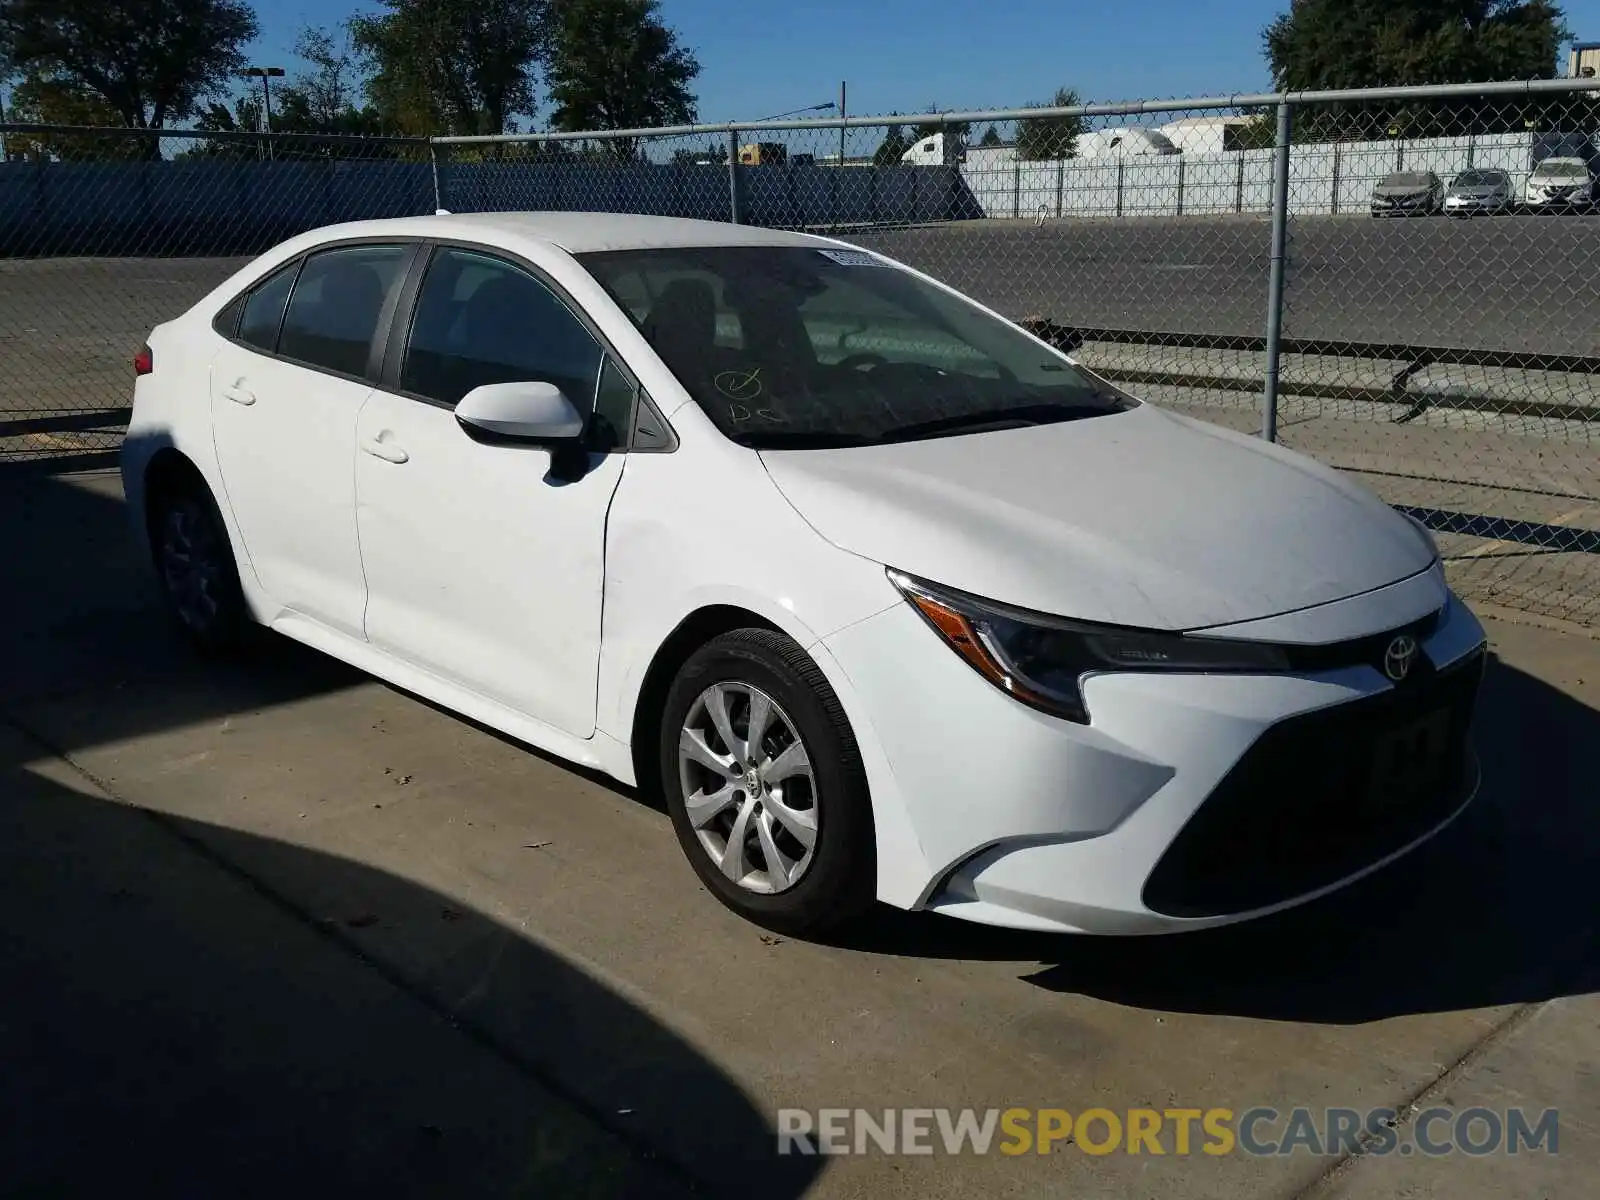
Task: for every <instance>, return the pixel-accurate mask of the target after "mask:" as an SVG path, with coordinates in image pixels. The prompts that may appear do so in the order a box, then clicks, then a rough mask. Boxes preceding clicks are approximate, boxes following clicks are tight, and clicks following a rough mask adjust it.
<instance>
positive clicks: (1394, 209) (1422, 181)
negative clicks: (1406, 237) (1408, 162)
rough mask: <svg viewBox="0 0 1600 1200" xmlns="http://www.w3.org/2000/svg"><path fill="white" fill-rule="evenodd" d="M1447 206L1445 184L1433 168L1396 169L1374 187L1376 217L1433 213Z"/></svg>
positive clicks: (1373, 196) (1428, 214) (1374, 214)
mask: <svg viewBox="0 0 1600 1200" xmlns="http://www.w3.org/2000/svg"><path fill="white" fill-rule="evenodd" d="M1443 208H1444V183H1443V182H1442V181H1441V180H1440V178H1439V177H1438V176H1437V175H1435V174H1434V173H1433V172H1432V171H1394V172H1391V173H1390V174H1388V175H1385V176H1384V177H1383V178H1382V179H1380V180H1379V181H1378V186H1377V187H1375V188H1373V189H1372V215H1373V216H1375V217H1413V216H1431V215H1432V214H1433V213H1436V212H1439V211H1441V210H1442V209H1443Z"/></svg>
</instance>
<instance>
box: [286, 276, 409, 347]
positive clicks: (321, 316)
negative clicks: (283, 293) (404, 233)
mask: <svg viewBox="0 0 1600 1200" xmlns="http://www.w3.org/2000/svg"><path fill="white" fill-rule="evenodd" d="M408 253H409V247H406V246H345V247H340V248H339V249H335V250H324V251H322V252H321V253H320V254H313V255H312V256H311V257H310V258H308V259H306V265H305V267H304V268H302V270H301V272H300V278H299V280H298V281H297V282H296V283H295V285H294V294H293V295H292V296H290V298H289V310H288V312H287V314H286V315H285V317H284V321H283V334H282V336H281V337H280V338H279V340H278V353H279V354H282V355H283V356H284V357H285V358H293V359H298V360H299V361H301V362H303V363H307V364H309V365H311V366H315V367H323V368H325V369H327V370H329V371H337V372H339V373H340V374H343V375H362V374H364V373H365V372H366V369H367V358H368V355H369V354H370V353H371V350H372V338H373V335H374V334H375V333H376V332H377V329H378V317H379V316H380V315H381V314H382V312H383V302H384V300H386V299H387V298H388V295H389V289H390V288H391V287H393V286H394V283H395V280H396V278H397V277H398V276H399V274H400V267H401V265H402V264H403V263H404V262H405V260H406V256H407V254H408Z"/></svg>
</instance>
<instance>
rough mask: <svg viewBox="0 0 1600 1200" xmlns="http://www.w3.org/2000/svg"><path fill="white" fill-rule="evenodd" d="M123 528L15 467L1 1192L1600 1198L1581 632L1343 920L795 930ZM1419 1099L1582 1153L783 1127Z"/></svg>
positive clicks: (581, 776) (665, 832) (1403, 1118)
mask: <svg viewBox="0 0 1600 1200" xmlns="http://www.w3.org/2000/svg"><path fill="white" fill-rule="evenodd" d="M126 524H127V518H126V514H125V512H124V508H123V504H122V500H121V497H120V492H119V489H118V486H117V480H116V478H115V476H113V475H109V474H89V475H82V476H75V477H68V478H54V477H41V476H37V475H33V474H27V475H21V476H19V475H17V474H16V473H14V472H5V471H0V543H3V544H4V545H5V547H6V552H7V555H8V562H7V570H8V575H7V584H8V586H7V587H6V588H4V589H0V662H3V663H4V664H5V669H4V670H3V671H0V771H3V777H0V961H4V963H5V964H6V970H5V972H4V977H5V983H4V986H3V987H0V1051H3V1055H4V1062H5V1067H6V1069H5V1071H4V1073H3V1075H0V1118H3V1119H0V1155H3V1156H4V1157H3V1161H4V1164H5V1167H4V1170H5V1175H4V1177H3V1179H4V1182H3V1183H0V1191H3V1192H5V1193H7V1194H16V1195H50V1196H60V1195H96V1194H101V1193H104V1192H108V1191H115V1192H116V1194H118V1195H125V1196H163V1197H165V1196H173V1195H209V1194H214V1193H217V1192H225V1193H227V1194H229V1195H241V1196H254V1195H261V1196H272V1197H278V1196H284V1195H295V1194H313V1195H321V1194H324V1193H328V1192H340V1193H345V1194H361V1195H366V1194H375V1193H379V1192H382V1193H383V1194H393V1195H418V1196H441V1195H449V1196H452V1197H462V1198H466V1197H478V1196H484V1197H501V1196H506V1197H510V1196H595V1197H600V1196H605V1197H610V1196H616V1197H630V1198H631V1197H643V1196H655V1195H678V1194H683V1193H684V1192H685V1191H690V1192H693V1193H695V1194H700V1195H728V1196H749V1195H763V1196H779V1197H782V1196H799V1195H808V1196H817V1197H850V1198H855V1197H861V1198H866V1197H871V1198H872V1200H881V1198H893V1197H907V1198H911V1197H915V1198H916V1200H943V1198H944V1197H962V1198H966V1197H971V1196H1000V1195H1006V1196H1016V1197H1032V1196H1039V1197H1059V1196H1064V1195H1072V1196H1113V1195H1115V1196H1155V1195H1159V1196H1163V1197H1178V1198H1182V1200H1202V1198H1216V1200H1223V1198H1226V1200H1238V1198H1239V1197H1262V1198H1273V1200H1277V1198H1280V1197H1281V1198H1283V1200H1290V1198H1294V1200H1305V1198H1307V1197H1316V1198H1318V1200H1321V1198H1325V1197H1335V1196H1337V1197H1348V1198H1351V1200H1356V1198H1361V1200H1365V1198H1368V1197H1371V1198H1374V1200H1375V1198H1377V1197H1381V1196H1396V1195H1411V1196H1424V1195H1432V1196H1449V1197H1451V1198H1452V1200H1497V1198H1498V1197H1502V1196H1507V1195H1515V1196H1540V1197H1547V1198H1559V1200H1566V1198H1574V1200H1576V1198H1580V1197H1587V1196H1588V1195H1590V1194H1592V1190H1593V1179H1594V1175H1595V1172H1596V1171H1597V1170H1600V1140H1597V1138H1596V1135H1595V1131H1594V1129H1593V1127H1592V1120H1591V1117H1592V1112H1593V1107H1594V1104H1593V1101H1594V1091H1593V1088H1594V1080H1595V1079H1596V1077H1597V1075H1596V1072H1597V1069H1600V1034H1597V1031H1600V1007H1597V1005H1600V1000H1597V997H1596V993H1597V992H1600V965H1597V961H1600V960H1597V959H1596V949H1597V945H1596V935H1597V932H1600V926H1597V924H1596V919H1597V914H1600V905H1597V904H1596V896H1595V886H1596V883H1595V881H1596V880H1597V879H1600V837H1597V836H1596V835H1597V825H1596V814H1595V807H1594V804H1593V795H1594V787H1593V770H1592V761H1591V760H1592V753H1591V750H1590V747H1592V746H1593V745H1594V743H1595V739H1596V737H1597V736H1600V642H1597V641H1594V640H1592V639H1589V638H1585V637H1580V636H1574V635H1568V634H1561V633H1557V632H1553V631H1551V630H1549V629H1546V628H1540V627H1537V626H1533V625H1528V624H1517V623H1513V622H1509V621H1506V620H1497V619H1493V618H1491V619H1490V621H1489V625H1490V631H1491V639H1492V647H1493V649H1494V653H1495V662H1494V664H1493V666H1492V668H1491V671H1490V674H1489V677H1488V681H1487V683H1486V691H1485V696H1484V702H1483V706H1482V709H1481V711H1480V716H1479V720H1478V723H1477V727H1476V729H1477V732H1476V734H1475V744H1476V747H1477V750H1478V753H1479V755H1480V758H1481V759H1482V762H1483V768H1484V776H1485V782H1484V787H1483V790H1482V792H1481V793H1480V795H1479V797H1478V799H1477V801H1476V802H1475V804H1474V805H1473V807H1472V808H1471V809H1470V810H1469V811H1468V813H1467V814H1466V815H1465V816H1464V817H1463V818H1462V820H1461V821H1460V822H1458V823H1457V824H1456V826H1454V827H1453V828H1452V829H1451V830H1450V831H1448V832H1447V833H1446V834H1444V835H1443V836H1441V837H1440V838H1439V839H1436V840H1435V841H1434V842H1433V843H1431V844H1430V845H1429V846H1428V847H1426V848H1424V849H1423V850H1421V851H1419V852H1417V853H1416V854H1414V855H1412V856H1409V857H1408V858H1407V859H1406V860H1404V861H1403V862H1402V863H1399V864H1396V865H1395V866H1394V867H1392V868H1390V869H1387V870H1385V871H1383V872H1380V873H1379V874H1377V875H1376V876H1374V877H1372V878H1371V879H1369V880H1367V881H1365V882H1364V883H1362V884H1360V885H1358V886H1356V887H1354V888H1352V889H1349V890H1348V891H1345V892H1343V893H1341V894H1339V895H1338V896H1336V897H1333V898H1330V899H1328V900H1326V901H1324V902H1321V903H1318V904H1316V905H1312V906H1309V907H1307V908H1305V909H1302V910H1299V911H1296V912H1293V913H1289V914H1284V915H1282V916H1280V917H1277V918H1273V919H1270V920H1266V921H1262V922H1258V923H1255V924H1252V925H1248V926H1243V927H1239V928H1235V929H1232V930H1223V931H1216V932H1213V933H1202V934H1193V935H1186V936H1184V937H1179V938H1145V939H1087V938H1069V937H1043V936H1031V935H1017V934H1008V933H1005V932H1004V931H999V930H989V929H982V928H979V927H971V926H964V925H960V924H957V923H955V922H953V921H950V920H948V919H941V918H938V917H933V916H925V915H924V916H914V915H904V914H900V915H897V914H894V913H889V912H882V913H878V914H875V915H874V916H873V917H872V918H871V919H870V920H869V921H868V922H866V923H865V924H864V925H862V926H861V927H859V928H857V929H856V930H854V931H852V932H851V934H850V935H849V936H848V937H845V938H842V939H839V940H837V941H835V942H832V943H828V944H812V943H806V942H797V941H793V940H789V939H784V938H774V937H772V936H770V935H767V934H764V933H763V932H762V931H761V930H759V929H756V928H754V927H752V926H750V925H748V924H746V923H744V922H743V921H740V920H739V919H738V918H736V917H733V916H732V915H731V914H729V913H727V912H726V911H724V910H723V909H721V908H720V907H719V906H718V905H717V904H716V903H715V902H714V901H713V900H712V899H711V898H710V897H709V896H708V895H707V894H706V893H705V892H704V891H703V890H702V889H701V887H700V886H699V884H698V881H697V880H696V879H695V877H694V875H693V873H692V872H691V871H690V870H689V869H688V867H687V866H686V865H685V863H684V862H683V861H682V857H681V853H680V851H679V849H678V847H677V845H676V842H675V839H674V837H673V834H672V830H671V827H670V823H669V822H668V820H667V818H666V816H665V815H664V814H663V813H662V812H661V811H660V809H659V808H658V807H657V805H656V804H655V802H654V801H653V799H652V797H650V796H647V795H640V794H638V793H636V792H634V791H632V790H631V789H627V788H621V787H617V786H615V785H613V784H611V783H609V782H608V781H606V780H604V779H601V778H598V777H595V776H593V775H589V774H586V773H583V772H580V771H575V770H572V769H570V768H568V767H566V766H564V765H562V764H560V763H558V762H554V761H552V760H550V759H547V758H545V757H543V756H541V755H539V754H536V753H532V752H530V751H528V750H526V749H524V748H522V747H519V746H517V745H515V744H514V743H512V742H510V741H508V740H507V739H504V738H501V737H497V736H495V735H492V734H490V733H488V732H486V731H484V730H482V729H480V728H478V727H476V726H474V725H472V724H471V723H469V722H465V721H462V720H460V719H458V718H456V717H454V716H452V715H450V714H448V713H445V712H441V711H439V710H438V709H435V708H433V707H432V706H430V705H427V704H424V703H421V702H419V701H417V700H415V699H414V698H411V697H409V696H407V695H405V694H403V693H401V692H398V691H396V690H394V689H392V688H389V687H386V686H384V685H382V684H379V683H376V682H374V681H373V680H371V679H368V678H365V677H363V676H361V675H360V674H359V673H357V672H355V671H352V670H350V669H348V668H346V667H344V666H342V665H340V664H338V663H335V662H333V661H331V660H329V659H326V658H323V657H321V656H319V655H317V654H314V653H312V652H310V651H308V650H306V649H304V648H303V647H300V646H298V645H296V644H293V643H289V642H286V641H282V640H278V639H273V640H271V642H270V644H269V645H266V646H264V647H263V652H262V653H261V654H259V655H257V656H255V657H253V658H249V659H246V660H245V661H242V662H238V663H233V664H211V665H207V664H204V663H201V662H198V661H196V660H195V659H194V658H193V657H192V656H190V655H189V654H188V653H187V652H186V651H184V649H183V648H182V647H181V646H180V645H179V644H177V643H176V642H175V641H174V640H173V639H172V638H171V637H170V636H169V634H168V633H167V631H166V628H165V626H164V624H163V622H162V621H161V619H160V616H159V614H158V612H157V611H156V610H155V607H154V605H153V603H152V595H153V592H152V588H151V583H150V579H149V573H148V568H147V567H146V566H144V565H143V564H142V563H140V562H139V561H138V559H137V557H136V556H135V555H134V554H133V552H132V550H131V548H130V546H129V543H128V540H127V538H126V534H125V530H126ZM1435 1105H1448V1106H1452V1107H1453V1108H1454V1109H1456V1110H1457V1111H1461V1110H1465V1109H1467V1108H1469V1107H1472V1106H1478V1105H1482V1106H1489V1107H1492V1108H1495V1109H1496V1110H1498V1111H1499V1112H1500V1113H1502V1114H1503V1113H1504V1112H1505V1110H1506V1108H1507V1107H1509V1106H1514V1105H1515V1106H1522V1107H1524V1108H1525V1109H1527V1110H1529V1111H1530V1113H1531V1115H1532V1117H1533V1118H1534V1119H1537V1118H1538V1116H1539V1114H1540V1113H1541V1112H1542V1111H1543V1110H1544V1109H1545V1108H1556V1109H1558V1110H1559V1120H1560V1124H1559V1141H1558V1146H1557V1147H1555V1149H1557V1150H1558V1152H1557V1153H1555V1154H1551V1153H1549V1152H1548V1151H1549V1149H1550V1148H1551V1147H1546V1148H1545V1150H1544V1151H1541V1152H1530V1151H1529V1150H1528V1149H1527V1148H1526V1147H1525V1148H1524V1150H1523V1152H1522V1153H1520V1154H1518V1155H1508V1154H1504V1153H1494V1154H1491V1155H1488V1156H1485V1157H1471V1156H1468V1155H1465V1154H1462V1153H1460V1152H1459V1151H1458V1152H1457V1153H1455V1154H1453V1155H1449V1156H1446V1157H1444V1158H1433V1157H1424V1156H1421V1155H1410V1156H1408V1155H1405V1154H1403V1153H1400V1154H1393V1155H1389V1156H1382V1155H1376V1154H1366V1155H1363V1156H1360V1157H1356V1158H1348V1157H1343V1156H1341V1155H1340V1154H1333V1155H1327V1156H1317V1155H1313V1154H1311V1153H1308V1152H1296V1153H1286V1154H1274V1155H1267V1156H1264V1157H1262V1156H1255V1155H1251V1154H1248V1153H1243V1152H1242V1151H1241V1150H1240V1148H1239V1147H1237V1146H1236V1147H1235V1149H1234V1152H1233V1153H1230V1154H1223V1155H1213V1154H1210V1153H1204V1152H1202V1151H1201V1150H1200V1149H1199V1144H1200V1139H1199V1138H1198V1137H1197V1138H1196V1139H1195V1142H1194V1143H1193V1145H1192V1146H1191V1149H1190V1152H1189V1153H1187V1154H1185V1153H1182V1152H1180V1151H1179V1150H1178V1144H1177V1143H1176V1142H1175V1141H1174V1138H1173V1134H1172V1130H1171V1129H1170V1128H1169V1129H1168V1130H1167V1131H1166V1134H1165V1136H1164V1153H1163V1154H1160V1155H1157V1154H1154V1153H1151V1152H1149V1150H1148V1148H1145V1149H1144V1150H1142V1151H1137V1152H1129V1151H1128V1150H1127V1148H1126V1147H1122V1146H1118V1147H1116V1148H1113V1149H1112V1152H1111V1153H1107V1154H1102V1153H1096V1152H1091V1151H1090V1148H1089V1146H1088V1145H1087V1143H1085V1144H1081V1145H1080V1144H1079V1143H1078V1142H1077V1141H1076V1140H1068V1141H1064V1142H1062V1143H1060V1144H1058V1145H1057V1146H1056V1147H1055V1148H1054V1152H1053V1153H1050V1154H1039V1153H1027V1154H1024V1155H1006V1154H1002V1153H999V1152H997V1151H996V1150H994V1149H992V1148H991V1151H990V1153H988V1154H987V1155H974V1154H971V1153H965V1154H950V1153H947V1152H946V1151H945V1150H944V1149H943V1148H942V1147H939V1148H937V1149H936V1151H935V1152H934V1153H931V1154H928V1155H899V1154H886V1153H882V1152H880V1151H878V1150H876V1149H875V1148H874V1147H873V1146H872V1145H871V1144H867V1145H866V1146H865V1149H866V1151H867V1152H866V1153H863V1154H861V1155H859V1156H858V1155H854V1154H851V1155H847V1156H844V1157H838V1158H829V1159H818V1158H805V1157H797V1156H793V1155H783V1154H780V1153H779V1152H778V1151H779V1142H778V1139H777V1136H776V1130H777V1128H778V1125H779V1122H780V1119H781V1118H780V1116H779V1113H780V1110H782V1109H786V1108H795V1109H804V1110H807V1111H809V1112H811V1113H812V1114H813V1115H816V1114H817V1113H818V1110H821V1109H836V1108H843V1109H855V1108H859V1109H862V1110H864V1111H865V1112H866V1113H869V1114H872V1115H873V1119H874V1120H877V1119H878V1117H879V1115H881V1113H882V1111H883V1109H885V1108H887V1107H891V1106H893V1107H897V1108H899V1107H915V1108H930V1109H931V1108H949V1109H955V1110H960V1109H963V1108H969V1107H970V1108H973V1109H975V1110H985V1109H989V1108H1000V1109H1004V1108H1010V1107H1025V1108H1030V1109H1036V1108H1044V1107H1051V1108H1054V1107H1059V1108H1062V1109H1067V1110H1070V1111H1072V1112H1074V1113H1078V1114H1081V1113H1083V1112H1084V1111H1085V1110H1086V1109H1088V1108H1090V1107H1102V1108H1106V1109H1110V1110H1113V1111H1123V1112H1125V1111H1126V1110H1128V1109H1130V1108H1141V1109H1152V1108H1153V1109H1156V1110H1166V1109H1174V1110H1176V1109H1183V1108H1199V1109H1207V1110H1209V1109H1212V1108H1225V1109H1228V1110H1231V1112H1233V1113H1234V1114H1235V1116H1236V1117H1237V1116H1239V1115H1240V1114H1243V1113H1244V1112H1245V1111H1246V1110H1248V1109H1250V1108H1251V1107H1254V1106H1272V1107H1275V1108H1277V1109H1279V1110H1280V1111H1285V1112H1286V1111H1287V1110H1288V1109H1290V1108H1292V1107H1295V1106H1305V1107H1307V1108H1309V1109H1311V1110H1313V1111H1314V1112H1316V1113H1319V1114H1320V1113H1321V1112H1322V1111H1323V1110H1324V1109H1326V1108H1328V1107H1349V1108H1355V1109H1358V1110H1360V1111H1362V1112H1366V1111H1367V1110H1369V1109H1373V1108H1392V1109H1394V1110H1395V1111H1396V1113H1397V1123H1398V1127H1399V1129H1400V1131H1401V1133H1402V1134H1404V1135H1406V1136H1407V1137H1409V1135H1410V1133H1411V1132H1412V1130H1413V1127H1414V1124H1415V1122H1416V1120H1417V1114H1418V1113H1419V1112H1423V1111H1426V1110H1427V1109H1428V1108H1430V1107H1432V1106H1435ZM818 1119H820V1117H818ZM1264 1130H1265V1133H1266V1135H1267V1136H1278V1135H1281V1134H1282V1132H1283V1122H1282V1120H1281V1119H1280V1120H1279V1121H1277V1122H1276V1123H1275V1124H1273V1125H1269V1126H1266V1127H1264ZM1274 1131H1275V1132H1274ZM1435 1132H1436V1133H1438V1132H1441V1131H1440V1130H1438V1129H1436V1130H1435ZM934 1142H935V1145H936V1146H937V1144H938V1142H939V1138H938V1137H937V1136H936V1137H935V1138H934ZM1102 1142H1103V1139H1102ZM1136 1150H1137V1148H1136Z"/></svg>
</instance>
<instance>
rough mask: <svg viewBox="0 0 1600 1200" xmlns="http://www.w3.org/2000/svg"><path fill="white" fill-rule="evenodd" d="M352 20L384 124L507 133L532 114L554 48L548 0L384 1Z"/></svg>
mask: <svg viewBox="0 0 1600 1200" xmlns="http://www.w3.org/2000/svg"><path fill="white" fill-rule="evenodd" d="M382 3H383V6H384V8H385V9H386V10H387V11H386V12H383V13H380V14H378V15H375V16H361V17H356V18H354V19H353V20H352V21H351V23H350V31H351V37H352V40H353V42H354V46H355V50H356V53H357V54H359V55H360V56H361V57H362V58H363V59H365V61H366V63H367V65H368V66H370V68H371V76H370V78H369V79H368V80H367V83H366V91H367V96H368V98H369V99H370V100H371V101H372V104H373V106H374V107H375V108H376V110H377V112H378V113H379V114H380V115H381V123H382V124H383V125H384V126H385V127H386V128H391V129H395V130H397V131H404V132H407V133H415V134H428V133H451V134H483V133H505V132H507V131H508V130H510V129H511V128H512V124H511V122H512V118H513V117H514V116H524V117H527V116H532V115H533V112H534V94H533V76H534V70H535V68H536V67H537V66H538V64H539V62H540V61H541V59H542V58H543V57H544V55H545V53H546V50H547V47H548V28H549V6H548V4H547V2H546V0H382Z"/></svg>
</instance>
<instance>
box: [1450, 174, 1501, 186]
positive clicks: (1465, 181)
mask: <svg viewBox="0 0 1600 1200" xmlns="http://www.w3.org/2000/svg"><path fill="white" fill-rule="evenodd" d="M1504 180H1505V173H1504V172H1502V171H1463V172H1461V174H1459V175H1457V176H1456V186H1457V187H1493V186H1494V185H1495V184H1497V183H1501V182H1503V181H1504Z"/></svg>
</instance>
